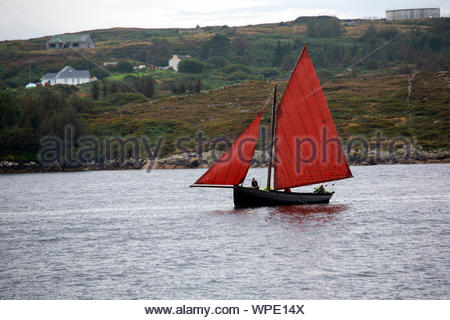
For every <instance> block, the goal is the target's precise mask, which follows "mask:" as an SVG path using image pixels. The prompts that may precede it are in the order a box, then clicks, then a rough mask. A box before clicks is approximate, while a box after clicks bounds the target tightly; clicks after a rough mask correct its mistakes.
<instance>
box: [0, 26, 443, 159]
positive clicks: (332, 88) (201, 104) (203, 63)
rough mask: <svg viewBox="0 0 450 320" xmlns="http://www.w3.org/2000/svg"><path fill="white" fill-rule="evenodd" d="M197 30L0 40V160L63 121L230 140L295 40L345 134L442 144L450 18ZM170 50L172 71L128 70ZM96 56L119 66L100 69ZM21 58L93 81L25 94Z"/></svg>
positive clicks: (102, 132)
mask: <svg viewBox="0 0 450 320" xmlns="http://www.w3.org/2000/svg"><path fill="white" fill-rule="evenodd" d="M204 30H205V32H204V33H199V34H197V33H195V32H193V31H192V32H190V31H188V30H182V31H183V32H179V31H180V30H178V29H121V28H119V29H109V30H96V31H91V32H90V34H91V37H92V38H93V39H94V41H95V42H96V48H95V49H89V50H83V51H77V50H44V46H45V41H46V40H48V39H49V38H48V37H46V38H40V39H32V40H26V41H3V42H0V88H1V90H0V159H18V160H35V159H36V151H37V149H38V148H39V139H40V138H41V137H43V136H45V135H57V136H59V137H63V130H64V127H65V125H67V124H72V125H73V126H74V128H75V131H76V135H77V137H79V136H80V135H85V134H91V135H96V136H99V137H106V136H120V137H130V136H133V135H145V136H148V137H150V138H151V140H152V141H155V139H156V138H157V137H158V136H159V135H163V136H164V137H165V144H164V147H163V152H164V153H165V154H170V153H174V152H178V151H179V150H177V146H176V145H175V141H176V138H177V137H182V136H183V137H185V136H194V135H195V134H196V133H197V132H198V131H202V132H203V133H204V134H205V136H207V138H208V139H213V138H214V137H217V136H219V135H223V136H226V137H230V138H233V137H236V136H237V135H238V134H239V133H240V132H242V130H243V129H244V128H245V126H246V125H247V124H248V123H249V122H250V121H251V120H252V118H253V117H254V115H255V114H256V113H257V111H258V110H260V109H261V107H262V105H263V104H264V102H265V101H266V99H267V98H268V96H269V95H270V92H271V90H272V88H273V85H274V84H275V83H279V82H280V81H285V80H286V79H287V78H288V76H289V72H290V70H291V69H292V67H293V65H294V63H295V61H296V58H297V56H298V54H299V52H300V51H301V49H302V48H303V45H304V44H305V43H306V44H307V45H308V50H309V53H310V56H311V59H312V61H313V63H314V66H315V68H316V70H317V73H318V75H319V77H320V79H321V82H322V85H323V87H324V91H325V94H326V96H327V99H328V102H329V105H330V109H331V111H332V114H333V117H334V119H335V122H336V125H337V127H338V131H339V133H340V135H341V136H342V137H343V139H350V138H351V137H354V136H360V135H362V136H368V137H370V136H373V135H374V133H375V132H377V131H381V132H382V133H383V134H384V135H385V136H386V137H387V138H389V137H396V136H402V137H407V138H408V139H411V140H415V141H416V142H417V143H418V144H419V145H421V146H423V147H424V148H426V149H439V148H444V149H448V148H449V131H450V128H449V124H448V123H449V121H448V110H449V101H450V99H449V98H450V97H449V91H448V85H449V84H448V74H445V73H441V74H437V73H436V72H438V71H448V67H449V59H448V54H447V52H448V51H449V49H450V48H449V47H450V19H435V20H426V21H422V22H418V21H405V22H402V21H401V22H393V21H376V22H370V21H362V22H361V23H359V24H356V25H346V24H345V23H344V22H343V21H340V20H338V19H336V18H332V17H301V18H298V19H296V20H295V21H291V22H283V23H279V24H264V25H256V26H244V27H236V28H230V27H227V26H219V27H206V28H204ZM399 34H400V35H399ZM392 39H395V40H393V41H392V43H390V41H391V40H392ZM377 48H380V49H377ZM80 52H82V54H83V56H80ZM174 53H176V54H190V55H191V56H192V57H193V58H192V59H187V60H183V61H182V62H181V63H180V72H175V71H173V70H159V69H157V68H148V69H144V70H139V71H134V69H133V65H140V64H147V62H148V63H149V64H153V65H155V66H165V65H167V62H168V60H169V59H170V58H171V56H172V54H174ZM105 61H117V62H118V64H117V65H115V66H108V67H102V65H103V62H105ZM30 63H31V70H32V72H31V81H34V82H36V81H38V80H39V78H40V77H41V76H43V75H44V74H45V73H47V72H57V71H58V70H60V69H61V68H62V67H63V66H65V65H71V66H72V67H74V68H76V69H89V70H90V71H91V75H94V76H96V77H97V78H98V79H100V81H97V82H91V83H88V84H84V85H81V86H77V87H67V86H55V87H50V88H35V89H30V90H25V89H23V87H24V86H25V84H26V83H28V82H29V67H30ZM349 67H351V68H349ZM416 71H419V73H418V74H417V75H416V77H415V79H414V81H413V82H412V91H411V95H410V97H409V103H407V97H408V79H409V78H410V77H411V75H412V73H413V72H416ZM446 79H447V80H446ZM267 118H268V116H267V117H266V120H265V121H266V123H267ZM76 147H77V146H76V145H75V146H74V148H76ZM189 147H190V148H195V145H191V146H189Z"/></svg>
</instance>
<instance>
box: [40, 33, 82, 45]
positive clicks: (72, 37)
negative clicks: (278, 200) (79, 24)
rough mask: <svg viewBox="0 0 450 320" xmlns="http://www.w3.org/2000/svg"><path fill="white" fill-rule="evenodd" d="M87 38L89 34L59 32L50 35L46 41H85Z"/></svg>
mask: <svg viewBox="0 0 450 320" xmlns="http://www.w3.org/2000/svg"><path fill="white" fill-rule="evenodd" d="M87 38H89V34H60V35H57V36H53V37H51V39H50V40H49V41H48V43H56V42H82V41H86V40H87Z"/></svg>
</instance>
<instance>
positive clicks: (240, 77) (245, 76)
mask: <svg viewBox="0 0 450 320" xmlns="http://www.w3.org/2000/svg"><path fill="white" fill-rule="evenodd" d="M245 79H248V73H245V72H242V71H236V72H233V73H230V74H229V75H228V76H226V77H225V80H229V81H234V80H245Z"/></svg>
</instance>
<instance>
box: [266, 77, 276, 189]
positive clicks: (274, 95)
mask: <svg viewBox="0 0 450 320" xmlns="http://www.w3.org/2000/svg"><path fill="white" fill-rule="evenodd" d="M276 105H277V85H275V89H274V90H273V104H272V121H271V132H270V151H269V168H267V170H268V172H267V191H270V179H271V177H272V159H273V147H274V145H273V137H274V135H275V107H276Z"/></svg>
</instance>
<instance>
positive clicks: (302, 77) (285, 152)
mask: <svg viewBox="0 0 450 320" xmlns="http://www.w3.org/2000/svg"><path fill="white" fill-rule="evenodd" d="M261 117H262V111H261V112H260V113H259V114H258V115H257V116H256V118H255V119H254V120H253V122H252V123H251V124H250V125H249V126H248V127H247V129H246V130H245V131H244V133H242V135H241V136H240V137H239V138H238V139H237V140H236V141H235V142H234V144H233V145H232V146H231V147H230V148H229V149H228V150H227V151H226V152H225V153H224V154H223V155H222V157H221V158H220V159H219V160H218V161H217V162H216V163H215V164H214V165H213V166H212V167H211V168H210V169H209V170H208V171H207V172H205V174H203V175H202V176H201V177H200V178H199V179H198V180H197V181H196V182H195V183H194V184H193V185H191V187H218V188H233V189H234V191H233V198H234V204H235V206H236V207H240V208H242V207H258V206H274V205H289V204H296V205H299V204H314V203H328V202H329V200H330V198H331V197H332V196H333V193H328V192H325V191H324V190H321V192H316V193H298V192H291V191H290V188H295V187H299V186H306V185H312V184H316V183H324V182H329V181H334V180H339V179H346V178H351V177H352V173H351V171H350V168H349V166H348V163H347V160H346V159H345V154H344V152H343V149H342V146H341V144H340V140H339V137H338V135H337V131H336V127H335V125H334V123H333V119H332V117H331V113H330V110H329V108H328V104H327V102H326V100H325V95H324V94H323V91H322V88H321V86H320V83H319V79H318V77H317V75H316V72H315V70H314V67H313V65H312V62H311V59H310V57H309V54H308V51H307V49H306V46H305V47H304V48H303V50H302V52H301V54H300V56H299V58H298V61H297V63H296V65H295V67H294V69H293V70H292V73H291V76H290V78H289V81H288V83H287V85H286V89H285V91H284V93H283V96H282V97H281V99H280V103H279V104H278V107H277V96H276V86H275V89H274V94H273V104H272V122H271V142H272V145H273V146H274V148H273V149H274V150H272V148H271V150H270V156H269V166H268V173H267V189H266V190H267V191H263V190H257V189H253V188H244V187H243V186H242V183H243V182H244V180H245V177H246V175H247V172H248V169H249V166H250V163H251V160H252V158H253V154H254V152H255V148H256V141H257V138H258V133H259V127H260V123H261ZM273 151H274V152H273ZM272 165H273V168H274V174H273V180H274V185H273V189H272V188H271V179H272ZM280 190H284V191H280Z"/></svg>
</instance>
